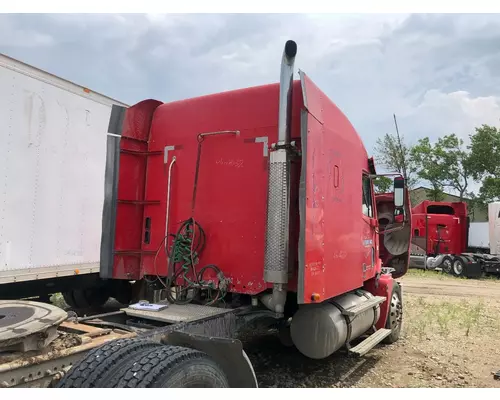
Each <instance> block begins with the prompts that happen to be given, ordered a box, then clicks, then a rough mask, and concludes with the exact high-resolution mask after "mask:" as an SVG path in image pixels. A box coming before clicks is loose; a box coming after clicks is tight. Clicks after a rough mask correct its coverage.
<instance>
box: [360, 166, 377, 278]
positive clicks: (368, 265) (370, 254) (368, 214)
mask: <svg viewBox="0 0 500 400" xmlns="http://www.w3.org/2000/svg"><path fill="white" fill-rule="evenodd" d="M362 185H363V191H362V193H363V196H362V207H361V214H362V216H361V217H362V218H363V221H364V222H365V224H364V227H363V237H362V243H363V252H362V261H363V264H362V268H363V280H364V279H366V277H367V276H371V275H372V272H373V270H374V268H375V264H376V252H375V248H376V246H377V243H376V240H377V239H378V235H377V234H376V232H375V228H376V226H377V220H376V218H375V210H374V208H375V207H374V204H375V202H374V198H373V186H372V181H371V179H370V178H369V176H368V175H367V174H363V178H362Z"/></svg>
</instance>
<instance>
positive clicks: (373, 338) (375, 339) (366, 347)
mask: <svg viewBox="0 0 500 400" xmlns="http://www.w3.org/2000/svg"><path fill="white" fill-rule="evenodd" d="M391 332H392V331H391V330H390V329H385V328H382V329H379V330H378V331H376V332H375V333H372V334H371V335H370V336H368V337H367V338H366V339H365V340H363V341H362V342H361V343H359V344H358V345H357V346H355V347H353V348H351V349H350V350H349V352H350V353H352V354H354V355H356V356H359V357H361V356H364V355H365V354H366V353H368V352H369V351H370V350H371V349H373V348H374V347H375V346H376V345H377V344H379V343H380V342H381V341H382V340H384V339H385V338H386V337H387V336H389V335H390V334H391Z"/></svg>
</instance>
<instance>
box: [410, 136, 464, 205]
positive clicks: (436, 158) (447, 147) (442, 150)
mask: <svg viewBox="0 0 500 400" xmlns="http://www.w3.org/2000/svg"><path fill="white" fill-rule="evenodd" d="M411 157H412V159H413V162H414V163H415V165H416V167H417V176H418V177H419V178H420V179H423V180H426V181H427V182H429V183H430V185H431V186H432V189H431V192H433V193H434V196H435V197H436V198H438V197H439V193H440V192H441V193H442V192H443V189H444V188H450V189H452V190H455V191H457V192H458V194H459V197H460V201H462V200H463V199H464V198H465V196H466V195H467V194H468V192H467V188H468V187H469V183H470V182H471V181H472V179H473V177H472V172H471V162H470V154H469V151H468V150H467V148H465V147H464V142H463V140H462V139H460V138H458V137H457V136H456V135H455V134H451V135H446V136H443V137H440V138H439V139H438V140H437V141H436V142H435V143H434V144H433V143H431V141H430V140H429V138H428V137H426V138H423V139H420V140H419V141H418V143H417V145H415V146H414V147H413V148H412V150H411Z"/></svg>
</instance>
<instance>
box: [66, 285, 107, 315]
mask: <svg viewBox="0 0 500 400" xmlns="http://www.w3.org/2000/svg"><path fill="white" fill-rule="evenodd" d="M62 295H63V297H64V301H65V302H66V304H67V305H68V306H70V307H71V308H73V309H77V310H78V309H88V308H98V307H102V306H103V305H104V304H105V303H106V302H107V301H108V299H109V292H108V290H107V289H106V288H102V287H98V288H90V289H74V290H71V291H69V292H64V293H63V294H62Z"/></svg>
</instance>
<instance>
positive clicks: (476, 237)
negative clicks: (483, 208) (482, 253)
mask: <svg viewBox="0 0 500 400" xmlns="http://www.w3.org/2000/svg"><path fill="white" fill-rule="evenodd" d="M488 225H489V224H488V222H471V223H470V224H469V241H468V243H467V245H468V247H469V248H472V249H480V250H488V251H489V248H490V239H489V231H488V229H489V228H488Z"/></svg>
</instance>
